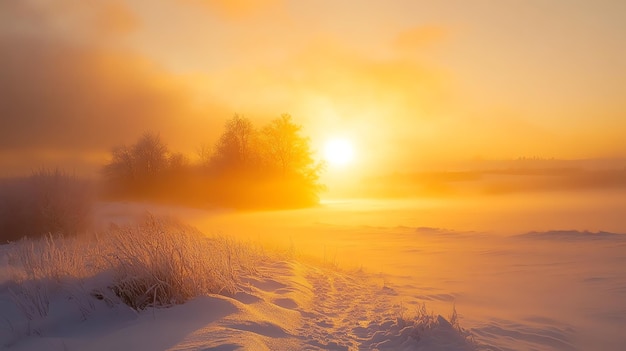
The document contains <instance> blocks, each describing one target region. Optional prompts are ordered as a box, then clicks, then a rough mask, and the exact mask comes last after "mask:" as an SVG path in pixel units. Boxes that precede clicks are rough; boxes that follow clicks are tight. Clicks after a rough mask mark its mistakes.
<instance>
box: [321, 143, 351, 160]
mask: <svg viewBox="0 0 626 351" xmlns="http://www.w3.org/2000/svg"><path fill="white" fill-rule="evenodd" d="M324 159H325V160H326V161H327V162H328V163H329V164H330V165H332V166H337V167H343V166H346V165H348V164H350V163H352V161H354V148H353V147H352V143H351V142H350V141H349V140H347V139H331V140H328V141H327V142H326V145H325V147H324Z"/></svg>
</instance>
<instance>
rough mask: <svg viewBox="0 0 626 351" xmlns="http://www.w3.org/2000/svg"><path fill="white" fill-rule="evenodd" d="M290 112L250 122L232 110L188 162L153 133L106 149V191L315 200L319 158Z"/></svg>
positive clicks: (240, 202)
mask: <svg viewBox="0 0 626 351" xmlns="http://www.w3.org/2000/svg"><path fill="white" fill-rule="evenodd" d="M301 131H302V127H301V126H300V125H297V124H295V123H294V122H293V120H292V118H291V116H289V115H283V116H281V117H280V118H277V119H274V120H272V121H270V122H269V123H268V124H266V125H264V126H261V127H260V128H257V127H256V126H255V125H254V124H253V123H252V121H250V120H249V119H248V118H245V117H242V116H239V115H235V116H234V117H233V118H231V119H230V120H228V121H227V123H226V125H225V130H224V132H223V133H222V135H221V136H220V137H219V139H218V140H217V142H216V143H215V145H213V146H212V147H207V146H203V147H200V148H199V150H198V154H199V161H195V162H192V161H191V160H190V158H189V157H188V156H186V155H184V154H182V153H180V152H174V151H172V150H170V149H169V147H168V146H167V144H165V143H164V142H163V140H161V137H160V136H159V135H158V134H156V133H145V134H144V135H143V136H141V138H140V139H139V140H138V141H137V142H136V143H135V144H133V145H130V146H126V145H122V146H118V147H116V148H114V149H113V152H112V155H111V156H112V157H111V160H110V162H109V163H107V164H106V165H105V166H104V168H103V174H104V192H103V194H104V195H105V196H106V197H108V198H111V199H139V200H150V201H163V202H175V203H183V204H190V205H198V206H206V205H209V206H210V205H213V206H227V207H235V208H276V207H303V206H310V205H313V204H316V203H317V202H318V199H319V198H318V195H319V192H320V191H321V190H322V189H323V186H322V185H321V184H320V183H319V176H320V172H321V170H322V164H321V163H319V162H316V161H315V160H314V159H313V155H312V149H311V146H310V142H309V139H308V138H306V137H304V136H303V135H302V134H301Z"/></svg>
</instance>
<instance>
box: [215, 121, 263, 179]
mask: <svg viewBox="0 0 626 351" xmlns="http://www.w3.org/2000/svg"><path fill="white" fill-rule="evenodd" d="M257 160H258V132H257V130H256V129H255V128H254V125H253V124H252V122H251V121H250V120H249V119H248V118H245V117H243V116H239V115H235V116H234V117H233V118H232V119H230V120H228V122H226V129H225V131H224V133H223V134H222V135H221V137H220V138H219V140H218V141H217V144H216V146H215V153H214V155H213V159H212V161H213V162H212V163H213V164H214V166H215V167H217V168H218V169H219V170H241V169H250V168H252V167H253V166H254V164H255V163H256V162H257Z"/></svg>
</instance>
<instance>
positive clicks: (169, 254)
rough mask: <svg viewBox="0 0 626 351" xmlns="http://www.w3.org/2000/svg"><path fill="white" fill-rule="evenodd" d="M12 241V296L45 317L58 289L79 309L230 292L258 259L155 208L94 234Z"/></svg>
mask: <svg viewBox="0 0 626 351" xmlns="http://www.w3.org/2000/svg"><path fill="white" fill-rule="evenodd" d="M10 245H11V247H10V249H9V250H7V252H8V255H9V264H10V266H11V270H12V276H13V279H12V280H13V283H14V284H13V285H12V287H11V288H10V289H11V296H12V298H13V301H14V302H15V304H16V305H17V306H18V308H19V309H20V311H22V313H23V315H24V316H25V317H26V318H27V319H28V320H33V319H37V318H41V317H46V315H47V314H48V311H49V309H50V308H49V305H50V303H51V301H54V298H53V297H54V296H55V295H58V294H61V295H63V296H64V297H66V298H67V299H71V300H73V301H76V302H77V303H78V304H79V306H78V307H79V309H80V310H81V312H82V313H83V315H86V314H88V313H89V310H90V308H91V309H92V308H93V303H92V301H93V299H94V298H98V299H105V300H107V302H109V303H116V301H117V302H118V303H119V302H122V303H125V304H127V305H128V306H130V307H132V308H133V309H135V310H140V309H145V308H147V307H164V306H171V305H175V304H181V303H184V302H186V301H188V300H189V299H192V298H194V297H196V296H200V295H207V294H226V295H228V294H233V293H235V292H236V291H238V286H239V281H240V276H241V275H242V274H249V273H251V272H253V271H254V267H255V263H256V262H258V260H261V259H263V255H262V253H260V252H259V251H258V250H256V249H254V248H252V247H249V246H247V245H244V244H241V243H238V242H235V241H233V240H232V239H228V238H226V237H223V236H210V237H208V236H206V235H204V234H202V233H200V232H199V231H197V230H196V229H194V228H193V227H190V226H187V225H184V224H181V223H180V222H178V221H176V220H173V219H168V218H162V217H155V216H152V215H146V216H145V217H144V218H143V220H142V221H140V222H139V223H136V224H132V225H124V226H112V227H111V228H110V229H109V230H107V231H104V232H102V233H99V234H98V235H96V236H95V237H91V238H87V237H61V236H52V235H49V236H46V237H44V238H40V239H22V240H20V241H19V242H14V243H11V244H10ZM114 300H116V301H114Z"/></svg>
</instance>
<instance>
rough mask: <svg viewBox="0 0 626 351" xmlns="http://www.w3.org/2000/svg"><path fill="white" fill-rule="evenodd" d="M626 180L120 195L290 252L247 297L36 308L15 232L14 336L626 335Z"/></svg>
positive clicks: (522, 345)
mask: <svg viewBox="0 0 626 351" xmlns="http://www.w3.org/2000/svg"><path fill="white" fill-rule="evenodd" d="M623 195H624V194H608V195H607V194H578V195H576V194H569V195H563V194H552V195H544V196H543V197H541V198H538V197H536V196H533V197H524V198H506V199H505V198H494V199H489V200H481V201H473V200H462V201H461V200H459V201H447V200H445V201H444V200H440V199H439V200H432V201H431V200H424V199H422V200H416V201H407V200H398V201H374V200H359V201H357V200H344V201H335V202H327V203H325V204H324V205H323V206H321V207H319V208H315V209H308V210H295V211H277V212H250V213H244V214H241V213H233V212H228V211H219V212H217V211H213V212H211V211H209V212H207V211H201V210H193V211H191V210H187V209H182V208H165V207H154V206H151V205H146V204H106V205H104V206H103V208H101V214H100V216H101V218H107V219H109V220H115V221H118V220H120V221H130V220H132V216H133V215H134V214H138V213H141V212H142V211H144V210H146V209H149V210H150V211H152V212H156V213H164V214H168V215H175V216H177V217H179V218H182V219H183V220H184V221H185V222H188V223H191V224H193V225H195V226H197V227H198V228H199V229H200V230H202V231H204V232H205V233H222V234H226V235H230V236H233V237H236V238H237V239H239V240H243V241H249V242H252V243H259V242H261V243H263V245H265V247H280V248H286V250H287V251H288V252H289V255H288V258H285V257H284V256H282V258H280V259H272V260H267V261H264V262H262V263H259V265H258V266H257V267H256V270H255V272H252V273H249V274H245V275H244V276H242V277H241V284H240V285H241V289H240V291H239V292H237V293H236V294H234V295H232V296H222V295H208V296H201V297H197V298H195V299H193V300H191V301H188V302H187V303H185V304H182V305H176V306H173V307H170V308H148V309H146V310H142V311H139V312H136V311H134V310H132V309H130V308H129V307H128V306H126V305H124V304H121V303H114V304H111V303H109V302H107V301H106V300H97V299H92V300H89V301H88V302H82V304H83V305H84V304H93V308H90V309H89V311H88V313H86V315H85V313H83V311H82V310H81V308H80V307H79V306H80V305H81V303H77V302H76V301H73V300H71V299H68V293H67V291H66V290H67V289H66V290H63V291H62V292H57V293H56V294H53V296H52V298H51V301H50V313H49V314H48V315H47V316H46V317H44V318H36V319H35V320H33V321H31V322H30V323H28V321H26V319H25V318H24V317H23V316H22V314H21V313H20V311H19V309H18V308H16V307H15V304H14V302H13V300H12V299H11V296H10V293H9V288H10V287H11V286H12V285H11V284H12V283H11V271H10V269H11V268H10V265H9V263H10V262H9V261H8V257H7V252H9V251H10V250H12V248H11V246H3V247H2V248H1V249H0V265H1V267H2V269H0V347H4V348H6V349H9V350H40V349H49V350H55V349H57V350H87V349H89V350H110V349H117V350H502V351H505V350H559V351H565V350H581V351H583V350H607V351H613V350H615V351H617V350H623V349H624V345H626V335H624V333H623V331H624V330H626V269H625V268H624V267H626V265H625V264H626V235H624V234H623V233H626V217H624V214H625V213H626V200H623V199H626V197H624V196H623ZM107 216H108V217H107ZM444 228H446V229H444ZM94 279H106V277H97V278H94ZM95 283H97V282H95ZM95 283H94V284H95ZM74 296H81V295H80V294H79V293H75V294H74ZM454 309H456V311H457V312H458V316H456V319H458V323H459V324H458V325H457V324H455V321H454V319H455V318H453V311H454ZM470 334H471V335H470ZM472 340H473V341H472Z"/></svg>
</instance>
